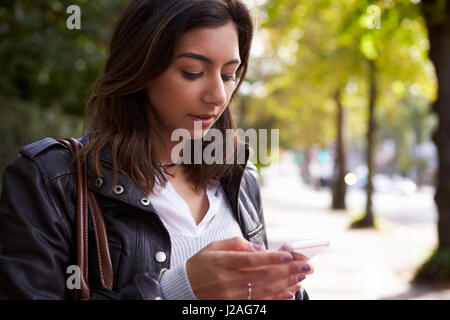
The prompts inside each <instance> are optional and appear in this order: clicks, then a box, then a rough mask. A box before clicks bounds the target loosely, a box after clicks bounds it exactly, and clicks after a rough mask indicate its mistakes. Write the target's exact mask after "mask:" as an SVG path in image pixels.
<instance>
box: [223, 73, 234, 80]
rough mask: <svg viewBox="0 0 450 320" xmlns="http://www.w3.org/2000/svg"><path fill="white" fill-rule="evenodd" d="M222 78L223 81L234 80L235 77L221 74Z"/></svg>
mask: <svg viewBox="0 0 450 320" xmlns="http://www.w3.org/2000/svg"><path fill="white" fill-rule="evenodd" d="M222 79H223V81H235V80H236V79H235V78H234V76H227V75H225V74H224V75H222Z"/></svg>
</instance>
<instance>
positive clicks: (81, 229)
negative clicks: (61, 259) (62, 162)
mask: <svg viewBox="0 0 450 320" xmlns="http://www.w3.org/2000/svg"><path fill="white" fill-rule="evenodd" d="M58 141H60V142H61V143H63V144H64V145H65V146H66V147H67V148H68V149H69V150H70V151H71V153H72V155H73V156H74V157H75V168H76V174H77V179H76V183H77V206H76V208H77V212H76V234H77V263H78V266H79V267H80V270H81V275H80V276H81V279H80V284H81V287H80V289H79V290H77V292H76V295H75V296H76V299H81V300H86V299H89V293H90V289H89V282H88V207H89V209H90V212H91V216H92V222H93V226H94V234H95V238H96V239H95V240H96V245H97V254H98V265H99V270H100V279H101V282H102V285H103V286H104V287H106V288H108V289H112V287H113V281H114V279H113V268H112V263H111V256H110V253H109V246H108V237H107V234H106V228H105V222H104V218H103V212H102V209H101V207H100V205H99V203H98V201H97V198H96V196H95V194H94V193H93V192H91V191H89V192H88V189H87V179H88V175H87V167H86V163H85V162H84V161H81V160H80V159H79V157H78V156H77V155H78V153H79V151H80V150H81V149H82V148H83V145H82V144H81V143H80V142H79V141H78V140H76V139H74V138H67V139H58Z"/></svg>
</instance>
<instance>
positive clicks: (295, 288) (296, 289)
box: [288, 282, 302, 294]
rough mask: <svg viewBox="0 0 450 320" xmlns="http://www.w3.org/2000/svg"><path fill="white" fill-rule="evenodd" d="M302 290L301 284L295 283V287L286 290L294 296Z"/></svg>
mask: <svg viewBox="0 0 450 320" xmlns="http://www.w3.org/2000/svg"><path fill="white" fill-rule="evenodd" d="M301 289H302V284H301V282H298V283H296V284H295V285H293V286H291V287H289V288H288V291H289V292H292V293H293V294H296V293H297V292H298V291H300V290H301Z"/></svg>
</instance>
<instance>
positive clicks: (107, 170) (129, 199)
mask: <svg viewBox="0 0 450 320" xmlns="http://www.w3.org/2000/svg"><path fill="white" fill-rule="evenodd" d="M79 140H80V142H81V143H82V144H83V145H86V144H87V143H88V142H89V135H86V136H84V137H82V138H80V139H79ZM249 155H250V148H249V144H247V143H245V162H244V164H243V165H241V167H242V170H233V171H232V172H231V173H230V174H228V175H226V176H224V177H223V178H222V179H221V180H220V184H221V185H222V188H223V190H224V193H225V195H226V196H227V198H228V201H229V203H230V205H231V208H232V210H233V214H234V216H235V217H236V219H237V221H238V222H239V224H240V225H241V228H242V227H243V225H242V219H241V213H240V210H239V190H240V185H241V180H242V176H243V174H244V171H245V168H246V166H247V163H248V159H249ZM100 161H101V165H102V169H103V175H104V177H102V178H100V177H97V176H95V173H94V172H95V171H94V170H93V169H92V166H91V163H90V157H89V156H88V159H87V164H88V170H89V179H88V188H89V190H91V191H94V192H97V193H100V194H102V195H104V196H106V197H109V198H113V199H116V200H119V201H122V202H125V203H127V204H129V205H132V206H135V207H138V208H140V209H143V210H145V211H151V212H155V209H154V208H153V206H152V205H151V203H150V201H149V200H148V198H147V195H146V194H145V193H144V192H143V191H142V190H141V189H140V188H139V187H138V186H137V185H136V184H135V183H134V181H133V180H132V179H131V178H130V177H129V176H127V175H125V174H122V173H120V172H119V174H118V177H117V183H115V185H114V186H113V183H114V169H113V161H112V152H111V148H105V149H104V150H103V151H102V153H101V154H100ZM111 188H112V189H113V192H112V193H110V192H109V191H110V190H111Z"/></svg>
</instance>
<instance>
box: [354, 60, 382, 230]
mask: <svg viewBox="0 0 450 320" xmlns="http://www.w3.org/2000/svg"><path fill="white" fill-rule="evenodd" d="M368 62H369V119H368V120H369V121H368V127H367V170H368V172H367V187H366V195H367V199H366V212H365V215H364V217H363V218H362V219H361V220H359V221H357V222H356V223H354V224H353V227H357V228H358V227H359V228H370V227H373V226H374V225H375V224H374V213H373V204H372V196H373V191H374V189H373V175H374V171H375V170H374V169H375V167H374V165H375V163H374V162H375V161H374V157H375V131H376V126H375V100H376V95H377V87H376V79H375V63H374V61H372V60H368Z"/></svg>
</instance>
